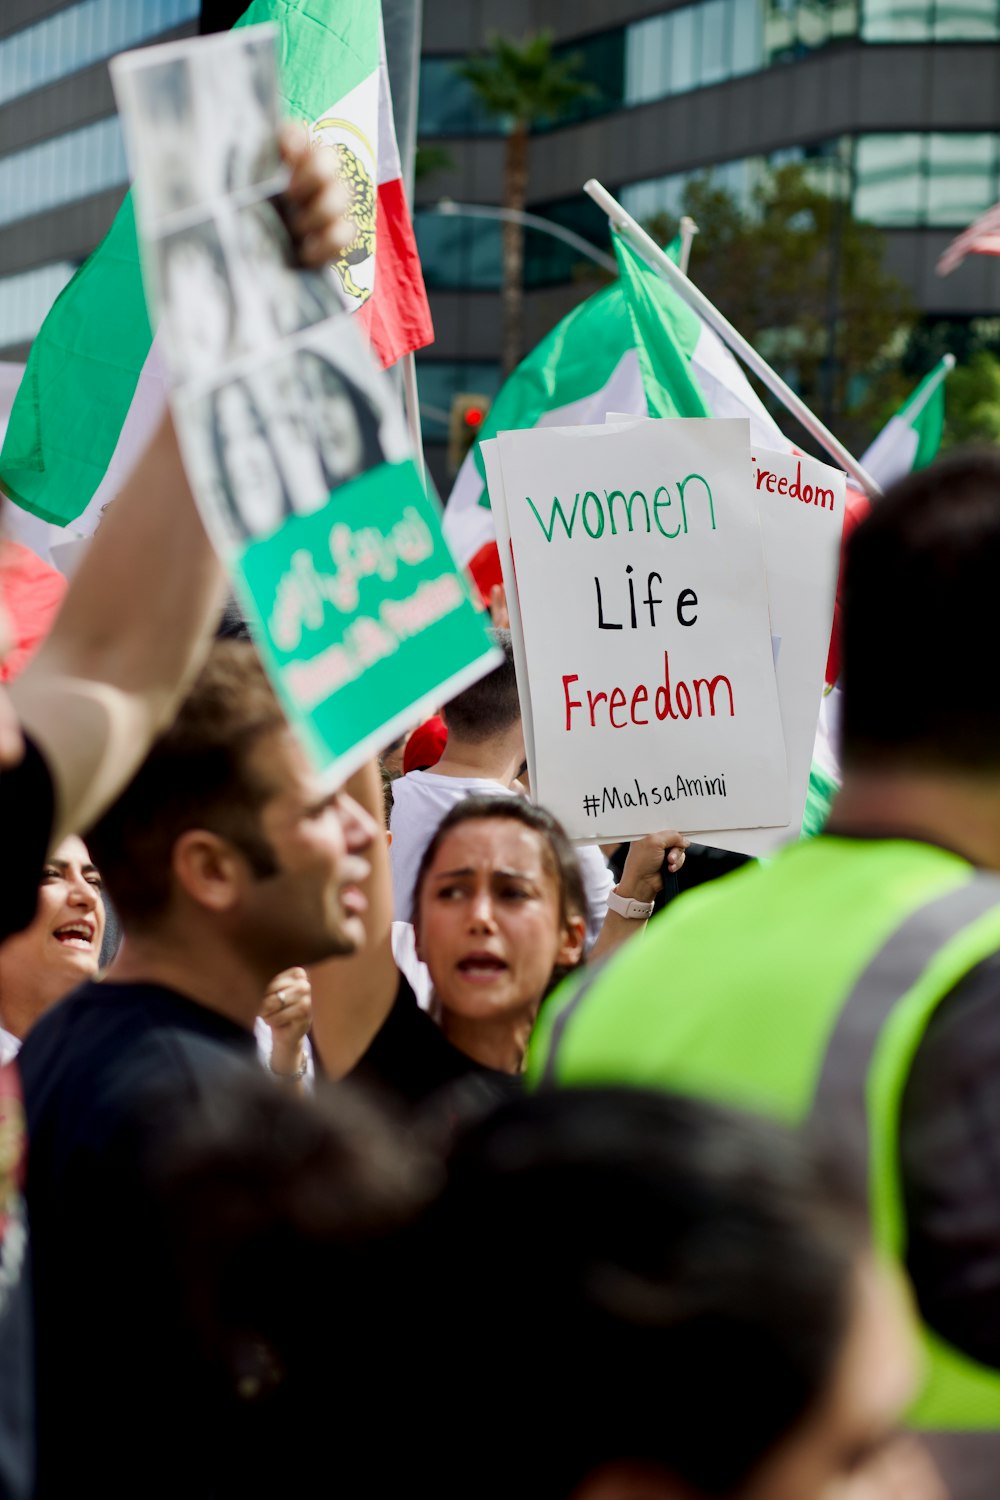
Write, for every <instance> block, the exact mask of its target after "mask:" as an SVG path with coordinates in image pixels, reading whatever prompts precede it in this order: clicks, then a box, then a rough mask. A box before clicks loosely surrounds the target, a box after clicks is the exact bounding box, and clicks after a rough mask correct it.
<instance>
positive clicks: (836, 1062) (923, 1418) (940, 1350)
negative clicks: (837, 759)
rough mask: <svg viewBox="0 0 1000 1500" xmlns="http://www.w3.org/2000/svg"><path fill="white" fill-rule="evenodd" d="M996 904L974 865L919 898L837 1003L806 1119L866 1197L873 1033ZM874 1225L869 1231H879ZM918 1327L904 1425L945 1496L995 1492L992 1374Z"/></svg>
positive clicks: (991, 887) (996, 1386) (994, 889)
mask: <svg viewBox="0 0 1000 1500" xmlns="http://www.w3.org/2000/svg"><path fill="white" fill-rule="evenodd" d="M998 904H1000V878H998V877H997V876H995V875H987V874H984V873H981V872H979V873H976V874H974V875H973V876H972V878H971V879H970V880H969V881H968V882H967V883H966V884H965V885H962V886H959V887H958V889H956V890H951V891H948V892H946V893H945V895H943V896H938V897H936V898H935V899H934V900H932V901H929V902H927V903H926V904H925V905H924V906H922V907H919V908H918V909H917V910H916V911H915V912H912V913H911V914H910V915H909V916H908V917H907V918H906V920H905V921H904V922H903V923H902V924H901V925H900V926H899V927H898V928H897V929H896V931H895V932H894V933H893V934H892V936H891V937H890V938H889V939H888V941H887V942H886V943H885V944H884V945H883V947H882V948H881V949H880V950H879V952H878V953H876V954H875V957H874V958H873V959H872V960H871V962H870V963H869V964H868V966H867V967H866V968H865V970H864V971H863V972H862V974H861V976H860V977H859V979H858V980H857V982H856V984H855V985H854V988H853V989H852V990H851V993H850V994H849V995H848V997H847V1000H846V1002H845V1004H844V1006H843V1008H842V1010H841V1012H840V1015H839V1017H838V1020H837V1024H836V1026H835V1028H834V1030H833V1033H832V1035H831V1037H830V1041H829V1045H828V1047H827V1051H826V1055H825V1057H824V1060H823V1066H822V1071H821V1073H820V1077H819V1082H818V1084H817V1087H816V1094H815V1097H814V1101H813V1107H812V1117H811V1124H812V1125H813V1128H814V1130H815V1131H816V1132H817V1133H818V1134H823V1133H824V1130H825V1129H827V1128H829V1130H830V1132H831V1133H832V1132H835V1133H836V1149H837V1156H838V1159H839V1160H840V1161H843V1162H845V1163H846V1164H847V1166H848V1168H849V1170H851V1171H852V1172H853V1173H854V1175H855V1177H856V1179H857V1181H858V1182H859V1184H861V1185H862V1187H863V1188H864V1189H865V1194H864V1196H865V1200H866V1201H868V1202H870V1203H875V1202H876V1201H877V1200H876V1198H875V1194H874V1191H873V1190H872V1181H871V1164H872V1156H873V1151H872V1140H871V1131H870V1126H869V1121H870V1116H869V1108H870V1106H869V1099H868V1089H869V1080H870V1078H871V1074H872V1068H873V1064H874V1058H875V1049H876V1046H877V1043H878V1039H879V1037H880V1035H881V1034H882V1031H883V1029H884V1027H885V1026H886V1025H887V1023H888V1021H889V1018H890V1016H891V1015H892V1012H893V1010H894V1009H895V1007H896V1006H897V1005H898V1004H899V1002H900V999H901V997H902V996H905V995H906V994H908V993H909V992H910V990H912V989H913V987H914V986H915V985H916V984H917V983H918V981H919V980H920V978H921V976H922V975H923V973H924V971H925V970H926V969H927V967H928V965H929V964H930V963H931V961H932V960H933V958H934V956H935V954H936V953H938V952H939V951H940V950H941V949H942V948H944V947H945V945H946V944H948V943H949V942H951V941H952V940H953V939H954V938H956V937H958V935H959V934H960V933H961V932H962V931H963V930H964V929H965V928H967V927H968V926H970V925H971V924H972V923H973V922H975V921H977V920H978V919H979V918H980V917H982V916H984V915H985V914H986V913H987V912H989V911H990V910H992V909H993V908H995V907H996V906H997V905H998ZM985 962H988V960H984V963H985ZM975 972H976V971H975V969H973V970H971V971H970V972H969V974H968V975H967V976H966V981H968V979H969V978H971V977H973V976H974V974H975ZM873 1227H874V1228H875V1229H876V1239H877V1240H878V1239H882V1238H884V1236H883V1235H880V1234H879V1233H878V1226H877V1225H876V1226H873ZM883 1248H890V1247H888V1246H883ZM891 1248H892V1249H893V1250H894V1251H895V1250H897V1249H898V1247H897V1246H892V1247H891ZM922 1334H923V1344H924V1349H925V1354H926V1356H927V1359H928V1362H929V1366H930V1378H929V1380H928V1385H927V1390H926V1391H925V1394H924V1396H923V1397H922V1398H921V1400H920V1402H919V1403H918V1405H917V1407H916V1409H915V1411H914V1413H913V1425H914V1426H916V1427H917V1428H918V1430H920V1432H921V1435H922V1436H923V1437H924V1439H925V1440H926V1441H927V1443H928V1445H929V1447H930V1449H931V1451H932V1454H933V1456H934V1458H935V1460H936V1462H937V1463H938V1465H939V1467H940V1469H941V1472H942V1475H943V1477H944V1478H945V1480H946V1483H947V1485H948V1487H949V1490H950V1492H951V1494H952V1496H953V1500H996V1497H997V1496H998V1495H1000V1374H998V1372H996V1371H994V1370H990V1369H988V1368H987V1367H986V1366H983V1365H979V1364H977V1363H975V1362H974V1361H972V1360H969V1359H966V1358H965V1356H963V1355H961V1354H960V1353H959V1352H958V1351H957V1350H955V1349H952V1348H951V1347H950V1346H949V1345H947V1344H946V1343H944V1342H943V1341H942V1340H941V1339H939V1338H937V1337H935V1336H934V1335H933V1334H931V1333H930V1332H929V1331H928V1330H926V1329H923V1330H922ZM945 1423H947V1426H946V1425H945Z"/></svg>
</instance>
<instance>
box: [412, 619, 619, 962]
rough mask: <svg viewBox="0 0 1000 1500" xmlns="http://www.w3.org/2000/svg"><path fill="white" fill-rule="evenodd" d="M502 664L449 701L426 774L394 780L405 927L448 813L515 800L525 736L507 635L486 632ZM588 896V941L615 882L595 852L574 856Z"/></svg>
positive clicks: (597, 929) (414, 773) (583, 850)
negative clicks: (468, 800)
mask: <svg viewBox="0 0 1000 1500" xmlns="http://www.w3.org/2000/svg"><path fill="white" fill-rule="evenodd" d="M490 636H491V637H492V640H493V643H494V645H496V646H498V647H499V648H500V650H501V651H502V652H503V655H504V659H503V661H502V662H501V664H500V665H499V666H498V667H495V668H494V670H493V671H492V672H489V673H487V675H486V676H485V677H481V678H480V679H479V681H478V682H474V683H473V684H472V686H471V687H468V688H466V689H465V690H464V692H461V693H459V694H458V695H457V696H456V697H454V698H452V700H451V702H450V703H448V704H446V706H445V707H444V708H443V709H442V710H441V717H442V718H443V719H444V722H445V725H446V727H447V730H448V742H447V744H446V745H445V748H444V751H443V753H442V755H441V758H440V760H439V761H438V762H437V764H436V765H433V766H431V767H430V769H429V770H427V771H409V772H408V773H407V774H406V775H405V776H400V777H399V778H398V779H397V780H396V781H395V782H393V788H392V795H393V809H392V848H391V850H390V858H391V860H392V887H393V900H394V903H395V913H396V918H397V920H399V921H401V922H409V921H410V919H411V915H412V906H413V884H414V881H415V879H416V874H417V870H418V869H419V868H420V861H421V859H422V858H423V854H424V850H425V849H426V848H427V845H428V844H429V843H430V841H431V837H432V835H433V833H434V830H435V829H436V828H437V826H438V824H439V823H440V821H441V819H442V818H443V817H444V815H445V813H446V812H447V811H448V809H449V808H450V807H452V806H453V805H454V804H455V803H456V802H460V801H461V800H462V798H463V797H473V796H483V797H491V796H497V795H499V794H503V793H505V792H507V793H509V792H514V793H517V794H520V793H521V792H522V790H523V789H522V787H521V786H520V784H519V782H518V777H519V776H520V774H521V772H522V771H523V769H524V730H523V728H522V726H521V705H520V701H519V699H518V696H517V678H516V676H515V674H514V651H513V647H512V646H511V640H510V631H509V630H501V629H494V630H491V631H490ZM579 858H580V865H581V869H582V871H583V876H584V884H585V887H586V891H587V906H588V917H587V937H588V940H589V942H591V943H593V942H594V941H595V940H596V938H597V935H598V934H599V932H600V930H601V927H602V925H603V923H604V918H605V916H606V914H607V910H608V896H609V895H610V894H611V890H612V887H613V885H614V876H613V875H612V874H611V871H610V870H609V869H608V866H607V863H606V861H605V859H604V856H603V855H602V854H601V852H600V850H599V849H597V848H596V847H589V848H581V849H580V850H579Z"/></svg>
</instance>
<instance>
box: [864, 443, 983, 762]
mask: <svg viewBox="0 0 1000 1500" xmlns="http://www.w3.org/2000/svg"><path fill="white" fill-rule="evenodd" d="M943 500H944V501H945V502H946V503H942V501H943ZM998 502H1000V452H998V451H997V450H996V449H990V448H983V449H974V448H973V449H963V450H960V451H958V452H955V453H953V454H949V455H947V456H946V457H945V458H942V459H939V460H938V461H937V462H936V463H935V464H934V465H933V466H932V467H931V468H929V469H919V470H917V471H915V472H914V473H912V474H909V475H908V476H907V477H906V478H905V479H903V480H901V481H900V483H899V484H896V485H894V486H893V488H892V490H891V491H890V493H889V494H888V495H887V496H886V497H885V499H884V500H880V501H879V502H878V503H877V504H876V505H874V506H873V508H872V512H871V514H870V515H869V516H868V517H867V519H866V520H865V522H864V524H863V525H861V526H859V527H858V528H857V530H856V531H855V532H854V534H853V535H852V536H851V539H850V542H849V543H848V547H847V564H846V571H845V575H844V611H843V688H844V692H843V762H844V765H845V767H846V768H848V769H859V770H860V769H875V768H882V767H884V768H888V769H904V770H914V769H920V770H934V769H937V770H947V769H949V768H954V769H956V770H962V771H966V772H970V771H971V772H977V771H992V772H995V771H996V769H997V767H998V766H1000V694H998V693H997V691H996V687H995V684H994V683H993V681H992V676H991V672H990V668H989V665H988V663H987V655H986V653H988V651H989V647H990V643H992V641H993V639H994V636H995V633H996V602H997V600H996V596H997V579H998V578H1000V503H998Z"/></svg>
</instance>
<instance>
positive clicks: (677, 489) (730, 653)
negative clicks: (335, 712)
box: [497, 420, 788, 840]
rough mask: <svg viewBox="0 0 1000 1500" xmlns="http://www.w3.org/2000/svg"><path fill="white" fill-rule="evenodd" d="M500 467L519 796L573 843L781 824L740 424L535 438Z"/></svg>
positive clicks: (763, 608)
mask: <svg viewBox="0 0 1000 1500" xmlns="http://www.w3.org/2000/svg"><path fill="white" fill-rule="evenodd" d="M497 451H498V454H499V460H500V466H501V470H502V488H503V491H504V495H503V496H502V497H499V498H500V503H501V504H504V503H505V504H506V522H507V524H508V525H509V532H510V539H511V547H512V551H513V560H514V568H515V572H516V579H517V600H518V606H519V613H520V623H521V628H522V631H523V641H524V648H525V657H526V671H527V678H528V682H527V684H526V686H527V691H528V692H529V693H530V700H531V724H532V732H533V739H534V745H533V749H534V757H533V758H534V768H533V769H534V772H535V777H536V782H537V785H535V786H533V788H532V790H533V793H534V795H536V796H537V797H538V799H539V800H540V801H541V802H543V803H545V804H546V805H548V806H550V807H551V808H552V809H553V811H555V812H556V813H557V815H558V816H559V817H560V818H561V819H562V821H563V822H564V823H565V824H566V827H567V828H568V829H569V831H570V832H571V833H572V835H573V836H574V837H577V838H590V839H595V838H600V839H602V840H604V839H608V838H620V837H627V836H633V835H637V834H641V833H644V832H649V831H652V830H653V829H656V828H662V827H667V826H676V827H678V828H681V829H687V828H703V829H706V828H732V827H760V826H770V825H779V824H784V823H785V822H786V820H787V816H788V812H787V778H786V766H785V749H784V740H783V736H782V730H781V720H780V715H779V710H778V701H777V690H776V685H775V673H774V663H773V658H772V646H771V631H770V626H769V622H768V605H767V590H766V582H765V572H764V562H763V554H762V549H761V538H760V529H759V524H758V518H757V509H756V504H755V499H754V493H753V489H752V482H751V471H750V449H749V429H748V425H747V423H746V422H744V421H712V422H707V421H697V420H689V421H675V422H670V423H669V424H668V423H662V424H661V423H637V424H635V425H633V426H630V427H624V426H622V427H610V428H609V427H602V428H576V429H536V430H534V431H531V432H520V433H503V434H501V435H500V437H499V439H498V448H497ZM505 529H506V528H505Z"/></svg>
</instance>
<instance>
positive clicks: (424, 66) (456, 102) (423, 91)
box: [417, 57, 500, 137]
mask: <svg viewBox="0 0 1000 1500" xmlns="http://www.w3.org/2000/svg"><path fill="white" fill-rule="evenodd" d="M460 62H461V58H458V57H425V58H423V59H422V60H421V63H420V106H419V120H418V123H417V132H418V134H419V135H420V136H422V137H423V136H441V135H496V134H498V132H499V128H500V127H499V125H498V124H497V122H496V120H494V119H491V118H490V117H489V116H488V115H487V114H486V112H485V110H484V109H482V107H481V106H480V104H479V103H478V101H477V99H476V96H475V94H474V93H473V91H472V87H471V85H470V84H468V83H466V81H465V79H464V78H460V77H459V75H458V73H457V72H456V68H457V66H458V64H459V63H460Z"/></svg>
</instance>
